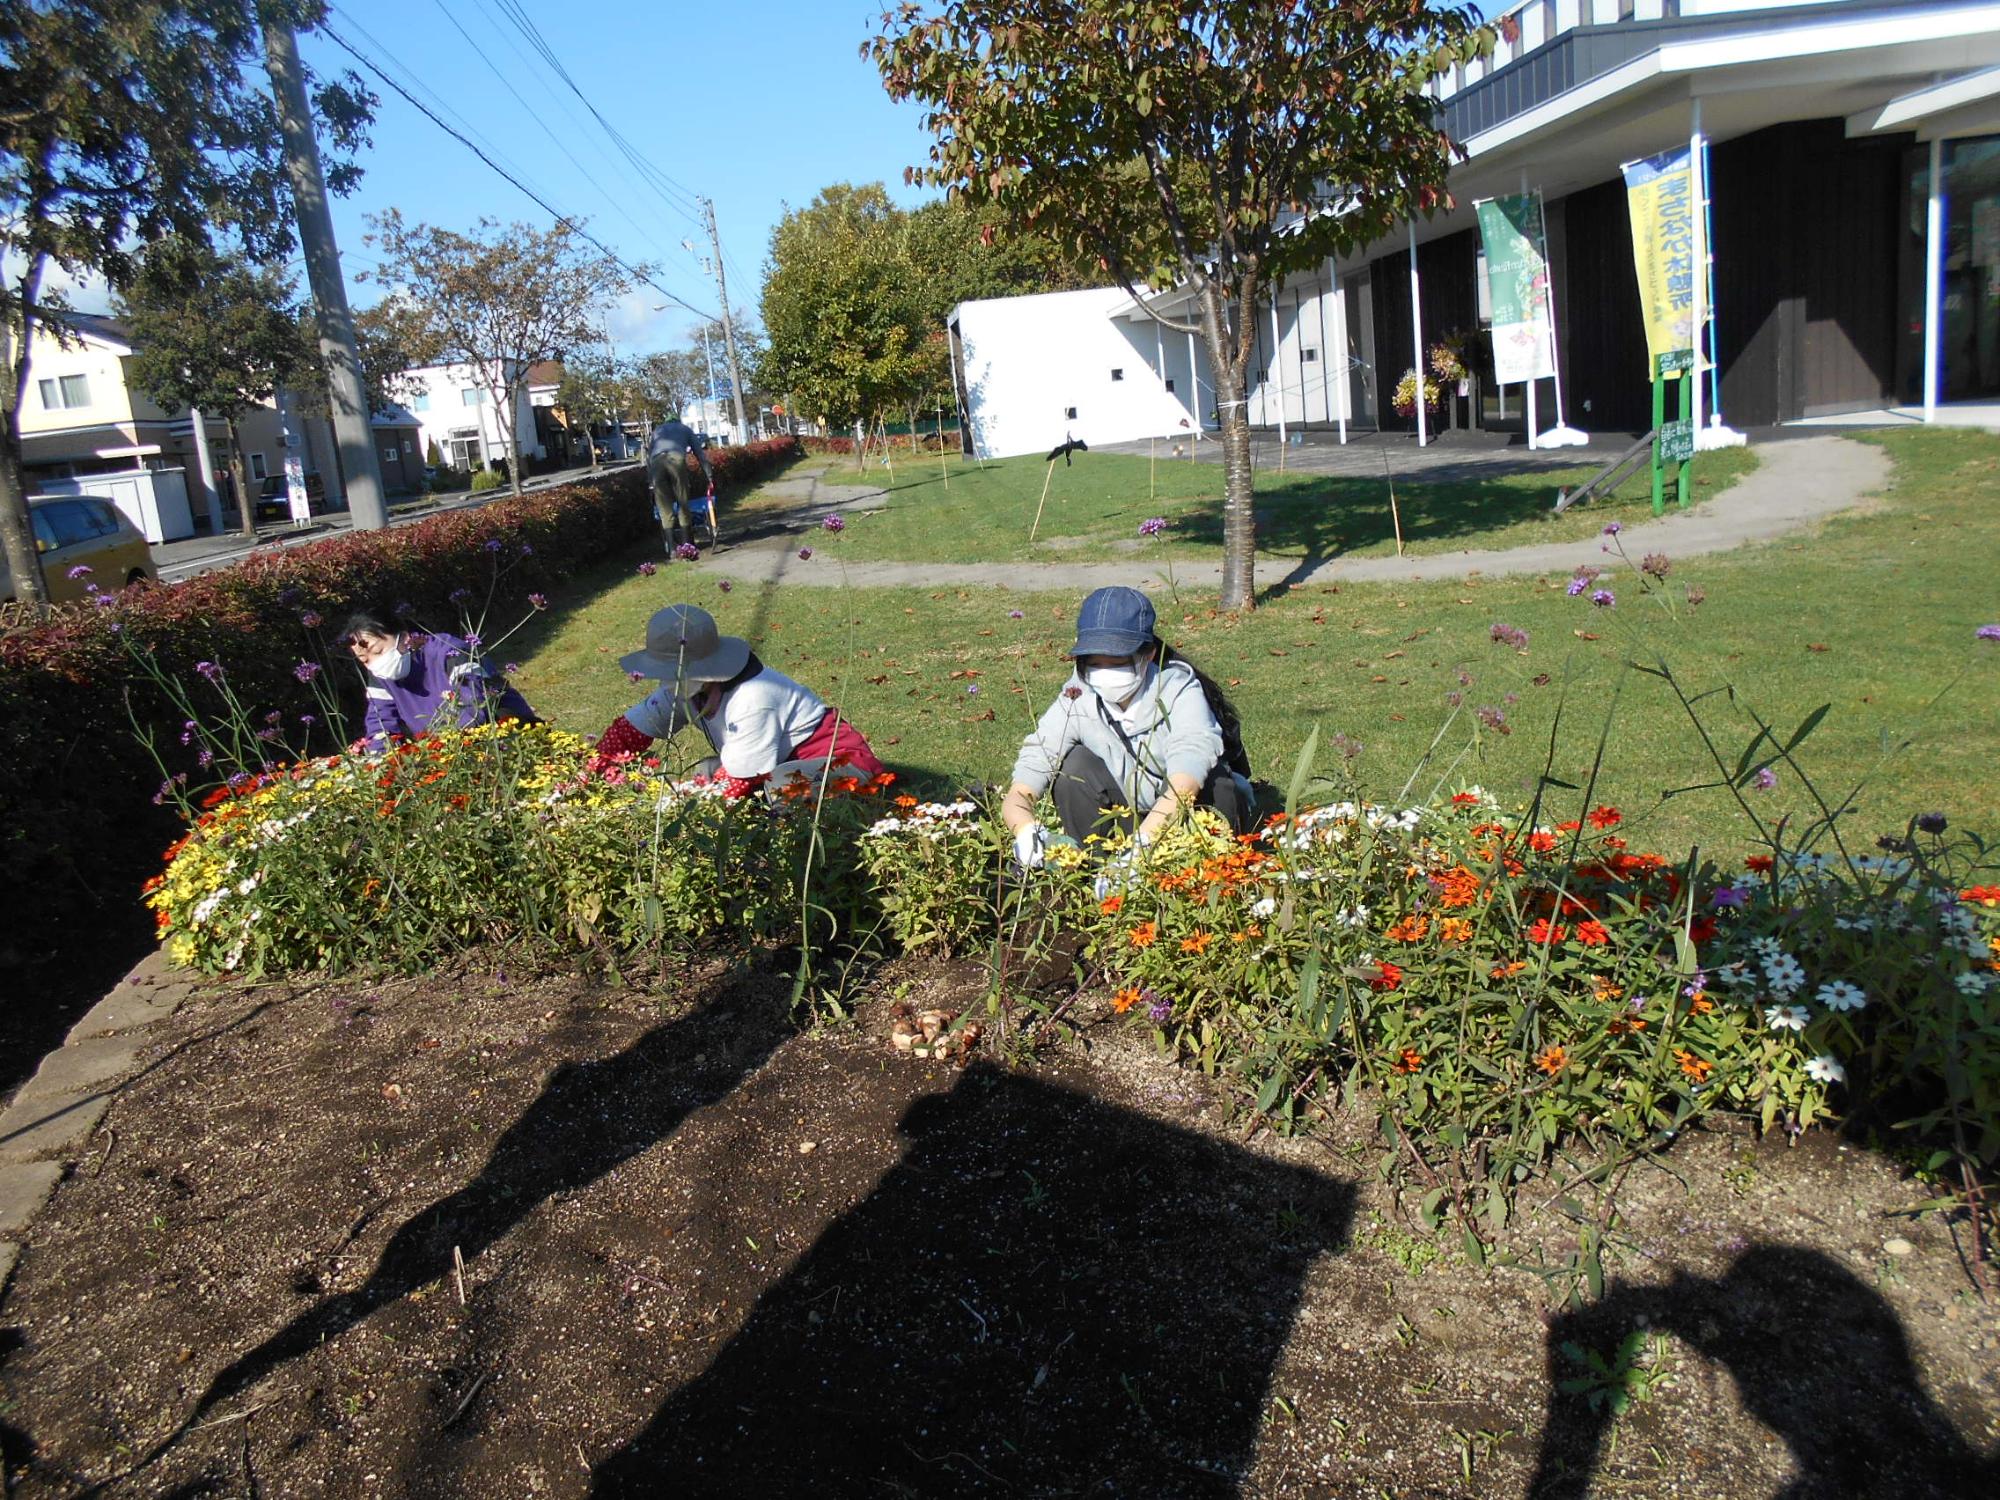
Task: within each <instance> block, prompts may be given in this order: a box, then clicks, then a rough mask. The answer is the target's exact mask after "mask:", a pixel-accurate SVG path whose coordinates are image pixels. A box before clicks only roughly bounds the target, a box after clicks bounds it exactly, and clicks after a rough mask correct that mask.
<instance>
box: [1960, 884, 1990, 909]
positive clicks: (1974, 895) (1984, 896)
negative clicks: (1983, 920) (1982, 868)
mask: <svg viewBox="0 0 2000 1500" xmlns="http://www.w3.org/2000/svg"><path fill="white" fill-rule="evenodd" d="M1958 899H1959V900H1961V901H1970V902H1972V903H1973V904H1974V905H1976V906H2000V885H1975V886H1971V887H1968V888H1967V889H1965V890H1962V891H1960V892H1959V893H1958Z"/></svg>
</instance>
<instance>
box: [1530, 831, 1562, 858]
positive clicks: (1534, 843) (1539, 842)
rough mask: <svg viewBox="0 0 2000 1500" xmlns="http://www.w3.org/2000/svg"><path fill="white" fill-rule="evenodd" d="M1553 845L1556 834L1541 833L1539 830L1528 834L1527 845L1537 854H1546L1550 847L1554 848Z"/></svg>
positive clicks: (1554, 844)
mask: <svg viewBox="0 0 2000 1500" xmlns="http://www.w3.org/2000/svg"><path fill="white" fill-rule="evenodd" d="M1555 846H1556V836H1555V835H1554V834H1553V833H1543V832H1541V831H1540V830H1537V831H1536V832H1534V833H1531V834H1529V835H1528V847H1529V848H1530V849H1532V850H1534V851H1535V853H1537V854H1547V853H1549V852H1550V851H1551V850H1552V849H1554V848H1555Z"/></svg>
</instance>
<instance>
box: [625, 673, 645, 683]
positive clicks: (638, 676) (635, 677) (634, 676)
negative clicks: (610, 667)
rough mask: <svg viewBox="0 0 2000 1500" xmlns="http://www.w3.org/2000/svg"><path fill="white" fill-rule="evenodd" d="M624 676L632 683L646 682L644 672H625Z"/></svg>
mask: <svg viewBox="0 0 2000 1500" xmlns="http://www.w3.org/2000/svg"><path fill="white" fill-rule="evenodd" d="M625 675H626V676H627V677H629V678H630V679H631V680H632V681H634V682H644V681H645V680H646V674H645V673H644V672H627V673H626V674H625Z"/></svg>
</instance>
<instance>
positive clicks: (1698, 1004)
mask: <svg viewBox="0 0 2000 1500" xmlns="http://www.w3.org/2000/svg"><path fill="white" fill-rule="evenodd" d="M1688 1009H1689V1010H1691V1011H1693V1012H1694V1013H1695V1014H1696V1015H1698V1016H1705V1015H1707V1014H1708V1013H1709V1012H1710V1011H1712V1010H1714V1009H1715V1002H1714V1001H1713V1000H1711V999H1709V998H1708V991H1707V990H1702V991H1701V992H1699V993H1698V994H1696V995H1695V997H1694V998H1693V999H1692V1000H1690V1001H1688Z"/></svg>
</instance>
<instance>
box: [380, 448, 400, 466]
mask: <svg viewBox="0 0 2000 1500" xmlns="http://www.w3.org/2000/svg"><path fill="white" fill-rule="evenodd" d="M400 456H401V455H400V454H399V453H398V452H397V449H396V445H395V444H394V443H391V444H390V445H389V446H388V447H386V448H384V449H383V450H382V462H383V463H385V464H392V463H395V462H396V461H397V460H398V458H400Z"/></svg>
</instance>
